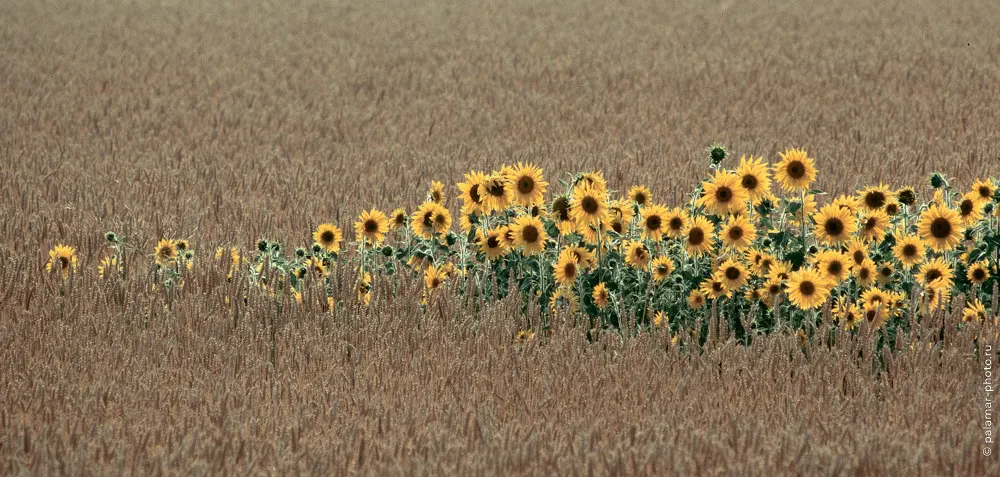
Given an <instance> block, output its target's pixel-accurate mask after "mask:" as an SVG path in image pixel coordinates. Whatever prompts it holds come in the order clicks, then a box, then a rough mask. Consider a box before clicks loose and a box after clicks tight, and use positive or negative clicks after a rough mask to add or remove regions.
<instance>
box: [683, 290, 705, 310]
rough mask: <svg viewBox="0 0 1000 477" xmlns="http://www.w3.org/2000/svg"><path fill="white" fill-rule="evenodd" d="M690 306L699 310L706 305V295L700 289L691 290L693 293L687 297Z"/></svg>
mask: <svg viewBox="0 0 1000 477" xmlns="http://www.w3.org/2000/svg"><path fill="white" fill-rule="evenodd" d="M687 302H688V307H689V308H691V309H692V310H697V309H699V308H701V307H703V306H705V295H704V294H702V293H701V291H700V290H691V293H690V294H689V295H688V298H687Z"/></svg>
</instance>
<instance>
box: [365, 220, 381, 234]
mask: <svg viewBox="0 0 1000 477" xmlns="http://www.w3.org/2000/svg"><path fill="white" fill-rule="evenodd" d="M376 231H378V222H376V221H375V220H374V219H368V220H366V221H365V232H366V233H370V234H372V233H375V232H376Z"/></svg>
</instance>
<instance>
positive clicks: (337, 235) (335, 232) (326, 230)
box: [312, 224, 344, 253]
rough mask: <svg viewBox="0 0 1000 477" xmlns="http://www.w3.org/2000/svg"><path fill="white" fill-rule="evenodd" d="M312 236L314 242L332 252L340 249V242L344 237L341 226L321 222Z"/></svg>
mask: <svg viewBox="0 0 1000 477" xmlns="http://www.w3.org/2000/svg"><path fill="white" fill-rule="evenodd" d="M312 236H313V242H316V243H317V244H319V246H320V248H322V249H323V250H326V251H327V252H332V253H337V252H339V251H340V242H341V240H343V239H344V234H343V233H342V232H341V231H340V227H337V226H336V225H333V224H320V225H319V227H316V231H315V232H313V235H312Z"/></svg>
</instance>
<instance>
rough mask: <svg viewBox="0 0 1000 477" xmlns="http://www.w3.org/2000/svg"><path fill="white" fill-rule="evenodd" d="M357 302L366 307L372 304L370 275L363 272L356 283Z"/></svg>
mask: <svg viewBox="0 0 1000 477" xmlns="http://www.w3.org/2000/svg"><path fill="white" fill-rule="evenodd" d="M357 291H358V301H359V302H361V304H362V305H365V306H368V305H369V304H371V302H372V274H371V273H369V272H365V273H364V274H363V275H359V276H358V283H357Z"/></svg>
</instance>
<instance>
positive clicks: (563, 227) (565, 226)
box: [549, 195, 576, 235]
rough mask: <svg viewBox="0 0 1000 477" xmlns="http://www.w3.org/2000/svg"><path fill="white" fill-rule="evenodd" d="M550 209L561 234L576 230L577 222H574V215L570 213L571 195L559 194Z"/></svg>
mask: <svg viewBox="0 0 1000 477" xmlns="http://www.w3.org/2000/svg"><path fill="white" fill-rule="evenodd" d="M549 209H550V210H551V211H552V221H553V222H554V223H555V225H556V229H558V230H559V234H560V235H567V234H571V233H573V232H574V231H575V230H576V223H575V222H573V217H572V216H570V213H569V209H570V203H569V197H567V196H565V195H560V196H557V197H556V198H555V199H553V200H552V205H551V206H550V207H549Z"/></svg>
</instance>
